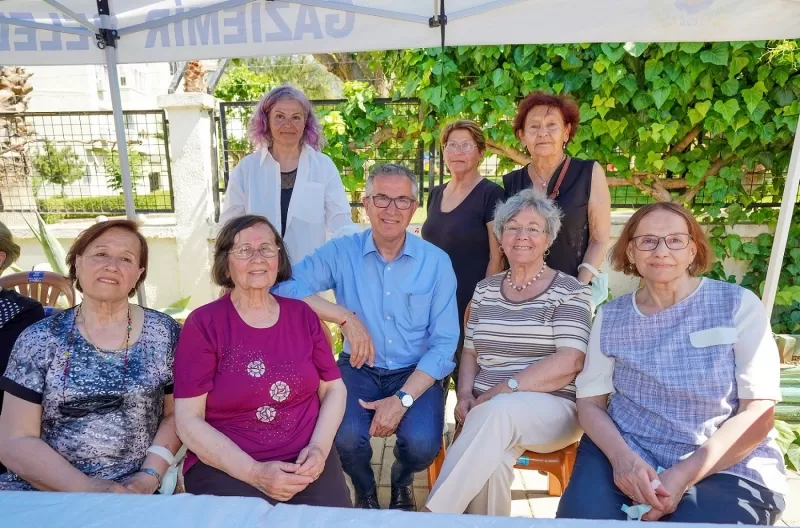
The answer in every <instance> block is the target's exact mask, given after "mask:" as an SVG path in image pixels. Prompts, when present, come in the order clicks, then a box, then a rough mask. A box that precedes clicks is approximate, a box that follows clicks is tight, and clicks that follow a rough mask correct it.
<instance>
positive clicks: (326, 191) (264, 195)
mask: <svg viewBox="0 0 800 528" xmlns="http://www.w3.org/2000/svg"><path fill="white" fill-rule="evenodd" d="M249 136H250V141H251V143H252V144H253V146H254V147H255V148H256V149H257V151H256V152H254V153H253V154H250V155H249V156H245V157H244V158H243V159H242V160H241V161H240V162H239V164H238V165H237V166H236V168H235V169H234V170H233V172H232V173H231V176H230V180H229V182H228V188H227V190H226V191H225V201H224V203H223V204H222V212H221V214H220V218H219V222H220V224H224V223H225V222H227V221H228V220H230V219H231V218H235V217H237V216H242V215H245V214H254V215H262V216H265V217H266V218H267V219H268V220H269V221H270V222H271V223H272V224H273V225H274V226H275V227H277V229H278V232H279V233H280V235H281V237H282V238H283V239H284V241H285V243H286V250H287V252H288V254H289V255H288V256H289V260H290V262H292V263H293V264H294V263H296V262H299V261H300V260H302V259H303V257H305V256H306V255H310V254H311V253H313V252H314V250H315V249H317V248H318V247H320V246H321V245H322V244H324V243H325V241H326V240H328V238H335V237H338V236H342V235H349V234H352V233H356V232H358V230H359V229H358V226H356V225H355V224H353V221H352V217H351V212H350V202H349V201H348V199H347V195H346V194H345V190H344V185H343V184H342V178H341V177H340V176H339V171H338V169H337V168H336V165H334V164H333V161H331V159H330V158H329V157H328V156H326V155H325V154H323V153H322V152H320V151H321V150H322V147H323V146H324V145H325V138H324V137H323V135H322V126H321V125H320V122H319V120H318V119H317V118H316V116H315V115H314V112H313V109H312V107H311V102H310V101H309V100H308V98H307V97H306V96H305V94H304V93H303V92H302V91H300V90H298V89H297V88H294V87H292V86H279V87H277V88H274V89H273V90H271V91H270V92H268V93H267V94H265V95H264V97H262V98H261V100H260V101H259V102H258V105H256V110H255V112H254V113H253V116H252V117H251V118H250V123H249Z"/></svg>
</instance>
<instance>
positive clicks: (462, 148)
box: [444, 141, 478, 154]
mask: <svg viewBox="0 0 800 528" xmlns="http://www.w3.org/2000/svg"><path fill="white" fill-rule="evenodd" d="M477 146H478V145H476V144H475V143H473V142H471V141H465V142H463V143H459V142H458V141H448V142H447V143H446V144H445V146H444V149H445V150H446V151H447V152H463V153H465V154H469V153H470V152H472V151H473V150H475V147H477Z"/></svg>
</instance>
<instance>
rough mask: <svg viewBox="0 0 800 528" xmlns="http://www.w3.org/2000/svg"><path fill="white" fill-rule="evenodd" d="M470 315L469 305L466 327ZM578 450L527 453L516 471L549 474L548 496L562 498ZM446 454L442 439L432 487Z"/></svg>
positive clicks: (430, 471)
mask: <svg viewBox="0 0 800 528" xmlns="http://www.w3.org/2000/svg"><path fill="white" fill-rule="evenodd" d="M469 314H470V306H469V305H467V311H466V313H465V314H464V327H466V326H467V321H469ZM460 432H461V424H458V426H457V427H456V431H455V435H454V436H453V441H454V442H455V439H456V438H457V437H458V435H459V433H460ZM577 449H578V443H577V442H576V443H574V444H570V445H568V446H567V447H565V448H563V449H559V450H558V451H554V452H552V453H535V452H533V451H525V452H524V453H522V455H521V456H520V457H519V458H518V459H517V463H516V464H515V465H514V467H515V468H516V469H535V470H539V471H545V472H547V474H548V479H547V493H548V495H550V496H553V497H560V496H561V495H562V494H563V493H564V490H565V489H567V485H568V484H569V479H570V477H571V476H572V468H573V466H574V465H575V456H576V454H577ZM444 452H445V449H444V439H442V450H441V451H440V452H439V456H437V457H436V460H434V462H433V464H431V466H430V467H429V468H428V485H429V486H431V487H433V483H434V482H436V479H437V478H438V477H439V472H440V471H441V469H442V463H443V462H444Z"/></svg>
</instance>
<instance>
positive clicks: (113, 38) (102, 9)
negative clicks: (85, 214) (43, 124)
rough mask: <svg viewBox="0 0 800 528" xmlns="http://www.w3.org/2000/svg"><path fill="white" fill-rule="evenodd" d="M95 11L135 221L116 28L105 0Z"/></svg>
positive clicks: (142, 300) (143, 302) (142, 301)
mask: <svg viewBox="0 0 800 528" xmlns="http://www.w3.org/2000/svg"><path fill="white" fill-rule="evenodd" d="M97 10H98V12H99V14H100V33H99V34H98V36H97V45H98V46H99V47H100V48H101V49H103V51H104V55H105V58H106V69H107V70H108V92H109V95H110V96H111V110H112V112H113V116H114V132H115V133H116V136H117V155H118V156H119V168H120V172H121V173H122V192H123V195H124V198H125V214H126V216H127V217H128V220H132V221H134V222H135V221H136V206H135V204H134V201H133V183H132V181H131V166H130V161H129V158H128V140H127V138H126V137H125V118H124V116H123V114H122V97H121V96H120V91H119V71H118V68H117V65H118V63H117V40H118V39H119V35H118V34H117V30H115V29H108V26H110V25H111V24H110V21H111V17H110V14H111V13H110V10H109V6H108V0H97ZM136 296H137V298H138V301H139V306H142V307H146V306H147V298H146V296H145V292H144V284H141V285H139V288H138V290H137V291H136Z"/></svg>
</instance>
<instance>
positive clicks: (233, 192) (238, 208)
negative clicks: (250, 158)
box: [219, 162, 247, 224]
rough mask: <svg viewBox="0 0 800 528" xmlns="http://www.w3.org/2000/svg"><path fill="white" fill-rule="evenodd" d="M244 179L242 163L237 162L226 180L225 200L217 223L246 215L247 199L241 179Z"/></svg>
mask: <svg viewBox="0 0 800 528" xmlns="http://www.w3.org/2000/svg"><path fill="white" fill-rule="evenodd" d="M244 177H245V174H244V168H243V167H242V163H241V162H239V164H238V165H236V168H234V169H233V170H232V171H231V176H230V178H229V179H228V188H227V189H226V190H225V199H224V200H223V202H222V210H221V211H220V213H219V223H220V224H224V223H225V222H227V221H228V220H230V219H231V218H236V217H237V216H242V215H244V214H247V209H246V204H247V199H246V198H245V195H244V185H243V183H244V182H243V181H242V180H243V179H244Z"/></svg>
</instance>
